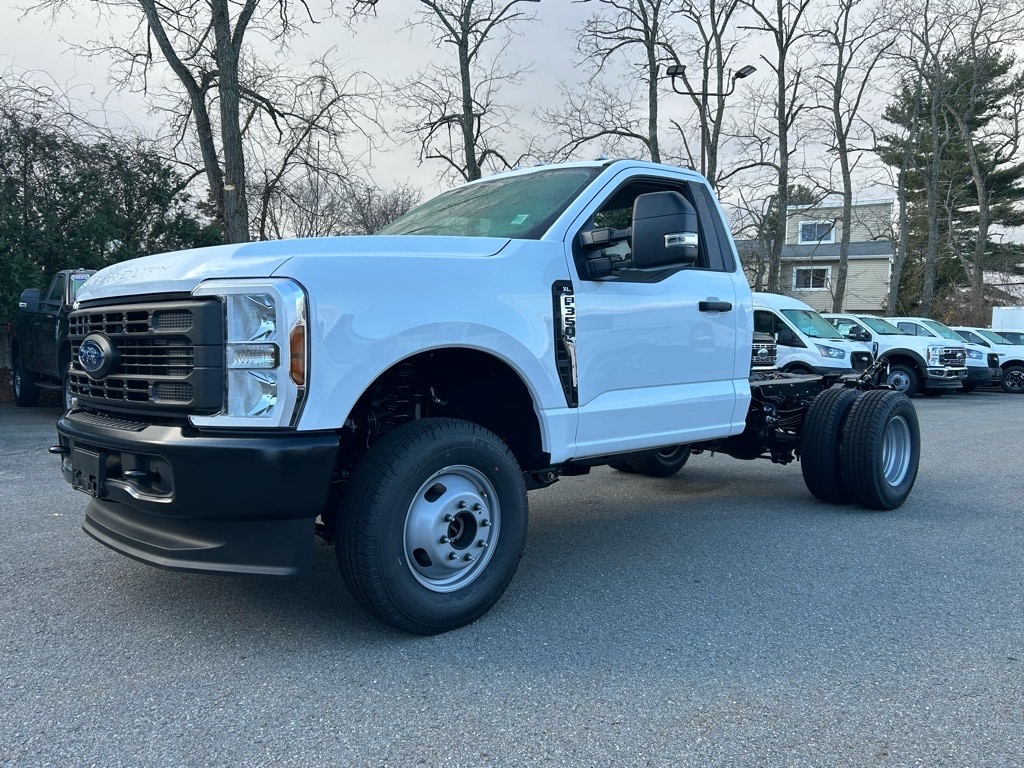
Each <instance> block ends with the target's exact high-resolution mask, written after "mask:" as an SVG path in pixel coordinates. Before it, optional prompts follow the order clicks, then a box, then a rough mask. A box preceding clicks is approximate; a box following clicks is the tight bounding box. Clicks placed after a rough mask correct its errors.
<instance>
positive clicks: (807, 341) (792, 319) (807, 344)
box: [754, 293, 874, 374]
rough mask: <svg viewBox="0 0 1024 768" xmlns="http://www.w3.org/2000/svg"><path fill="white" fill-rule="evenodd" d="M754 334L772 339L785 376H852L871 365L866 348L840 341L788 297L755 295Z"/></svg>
mask: <svg viewBox="0 0 1024 768" xmlns="http://www.w3.org/2000/svg"><path fill="white" fill-rule="evenodd" d="M754 331H761V332H763V333H769V334H771V336H772V338H774V339H775V341H776V343H777V345H778V358H777V362H776V365H777V367H778V369H779V370H780V371H786V372H787V373H817V374H824V373H853V372H854V371H863V370H864V369H865V368H867V367H868V366H869V365H871V363H873V362H874V356H873V355H872V354H871V348H870V347H869V346H868V345H867V344H864V343H862V342H859V341H851V340H849V339H846V338H843V336H842V335H841V334H840V333H839V331H837V330H836V329H835V328H833V327H832V325H830V324H829V322H828V321H827V320H825V318H823V317H822V316H821V315H819V314H818V313H817V312H816V311H815V310H813V309H811V307H809V306H808V305H807V304H804V303H803V302H802V301H799V300H798V299H794V298H793V297H791V296H782V295H780V294H777V293H755V294H754Z"/></svg>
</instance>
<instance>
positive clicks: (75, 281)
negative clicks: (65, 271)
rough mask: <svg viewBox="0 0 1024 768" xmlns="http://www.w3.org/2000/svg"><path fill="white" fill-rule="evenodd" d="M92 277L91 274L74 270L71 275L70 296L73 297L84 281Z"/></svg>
mask: <svg viewBox="0 0 1024 768" xmlns="http://www.w3.org/2000/svg"><path fill="white" fill-rule="evenodd" d="M90 277H92V275H91V274H86V273H84V272H75V273H73V274H72V275H71V298H72V299H73V298H75V296H77V295H78V290H79V289H80V288H81V287H82V286H83V285H85V281H86V280H88V279H89V278H90Z"/></svg>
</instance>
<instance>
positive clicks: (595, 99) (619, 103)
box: [543, 0, 677, 162]
mask: <svg viewBox="0 0 1024 768" xmlns="http://www.w3.org/2000/svg"><path fill="white" fill-rule="evenodd" d="M577 2H596V3H597V4H598V5H599V6H600V9H599V10H598V11H596V12H595V13H594V14H593V15H592V16H591V17H590V18H589V19H587V21H586V22H585V23H584V25H583V28H582V29H581V30H580V31H579V33H578V35H577V39H578V48H579V51H580V53H581V55H582V57H583V62H584V64H585V65H587V66H588V67H589V69H590V77H589V80H588V83H587V87H585V88H584V90H583V92H582V93H575V89H576V86H575V85H574V86H566V85H564V84H563V86H562V89H561V90H562V96H563V100H564V102H565V106H563V107H562V108H561V109H557V110H550V111H548V112H547V113H545V114H544V115H543V119H544V121H545V122H546V123H547V124H548V125H551V126H552V127H553V128H555V129H556V130H557V131H558V132H559V133H560V134H561V135H563V136H564V137H565V140H564V141H563V142H562V145H561V146H560V147H559V149H558V150H557V151H556V153H555V154H556V155H558V156H569V155H571V154H573V153H574V152H575V151H577V150H578V149H580V148H581V147H583V146H585V145H587V144H589V143H590V142H593V141H596V140H603V141H606V142H608V143H609V144H608V145H606V148H609V146H610V147H611V148H617V147H620V146H623V145H624V143H629V144H634V145H639V146H641V147H642V148H643V150H644V152H645V154H646V155H647V156H648V157H649V158H650V159H651V160H653V161H654V162H661V160H662V151H661V145H660V141H659V137H658V112H659V88H660V86H659V79H658V78H659V72H660V68H661V67H662V66H664V65H666V64H672V63H674V62H676V61H677V57H676V55H675V53H674V49H673V44H672V40H671V38H670V36H669V33H668V28H667V21H668V16H669V15H670V11H671V4H672V0H577ZM620 66H624V68H625V71H626V72H627V76H626V84H625V86H624V88H622V89H617V88H612V87H610V86H609V85H608V84H607V81H606V80H603V79H602V78H608V77H613V76H614V74H615V72H616V71H617V69H616V68H617V67H620Z"/></svg>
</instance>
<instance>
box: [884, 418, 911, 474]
mask: <svg viewBox="0 0 1024 768" xmlns="http://www.w3.org/2000/svg"><path fill="white" fill-rule="evenodd" d="M912 454H913V440H912V439H911V436H910V426H909V425H908V424H907V420H906V419H905V418H903V417H902V416H894V417H893V418H892V419H890V420H889V423H888V424H886V426H885V433H884V434H883V435H882V475H883V476H884V477H885V481H886V482H887V483H889V485H893V486H896V485H899V484H900V483H902V482H903V480H904V478H906V476H907V471H908V470H909V469H910V461H911V456H912Z"/></svg>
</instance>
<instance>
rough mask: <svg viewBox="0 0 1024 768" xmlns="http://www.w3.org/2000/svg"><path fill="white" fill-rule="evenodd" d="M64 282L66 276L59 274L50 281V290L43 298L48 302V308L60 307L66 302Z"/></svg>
mask: <svg viewBox="0 0 1024 768" xmlns="http://www.w3.org/2000/svg"><path fill="white" fill-rule="evenodd" d="M64 282H65V276H64V275H57V277H55V278H54V280H53V282H52V283H50V290H48V291H47V292H46V298H45V299H44V300H43V301H44V302H45V303H46V304H47V309H50V310H53V309H59V308H60V305H61V304H63V303H64Z"/></svg>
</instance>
